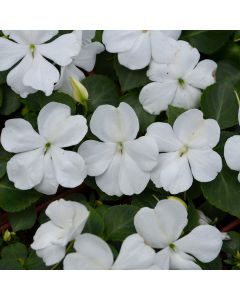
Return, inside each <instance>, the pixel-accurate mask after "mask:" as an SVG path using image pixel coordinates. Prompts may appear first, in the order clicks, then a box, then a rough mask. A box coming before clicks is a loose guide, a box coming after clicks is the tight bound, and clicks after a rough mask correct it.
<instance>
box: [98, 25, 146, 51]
mask: <svg viewBox="0 0 240 300" xmlns="http://www.w3.org/2000/svg"><path fill="white" fill-rule="evenodd" d="M141 34H142V32H141V30H104V32H103V37H102V40H103V43H104V44H105V46H106V49H107V51H108V52H113V53H115V52H123V51H127V50H129V49H131V47H132V46H133V44H134V42H135V41H136V39H137V38H138V37H139V36H140V35H141Z"/></svg>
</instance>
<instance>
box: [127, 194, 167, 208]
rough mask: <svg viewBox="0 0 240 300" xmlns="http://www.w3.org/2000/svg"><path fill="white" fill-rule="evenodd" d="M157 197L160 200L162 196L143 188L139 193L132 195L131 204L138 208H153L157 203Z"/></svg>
mask: <svg viewBox="0 0 240 300" xmlns="http://www.w3.org/2000/svg"><path fill="white" fill-rule="evenodd" d="M157 198H158V199H159V200H161V199H164V196H162V195H161V194H159V193H156V192H154V191H151V190H145V191H143V192H142V193H141V194H139V195H133V196H132V205H133V206H136V207H139V208H142V207H150V208H154V207H155V206H156V205H157V203H158V200H157Z"/></svg>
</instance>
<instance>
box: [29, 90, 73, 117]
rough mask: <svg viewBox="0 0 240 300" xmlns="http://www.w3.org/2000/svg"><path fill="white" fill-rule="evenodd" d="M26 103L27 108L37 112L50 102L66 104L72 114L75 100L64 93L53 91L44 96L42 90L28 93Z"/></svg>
mask: <svg viewBox="0 0 240 300" xmlns="http://www.w3.org/2000/svg"><path fill="white" fill-rule="evenodd" d="M23 102H25V103H26V106H27V108H28V109H29V110H30V111H32V112H36V113H39V111H40V110H41V109H42V108H43V107H44V106H45V105H47V104H48V103H50V102H57V103H62V104H66V105H68V106H69V107H70V108H71V112H72V114H75V112H76V101H75V100H74V99H73V98H72V97H70V96H69V95H67V94H65V93H60V92H53V93H52V94H51V95H50V96H46V95H45V94H44V93H43V92H37V93H35V94H32V95H29V96H28V97H27V101H26V100H23Z"/></svg>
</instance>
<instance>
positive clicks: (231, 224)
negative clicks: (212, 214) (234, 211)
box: [222, 219, 240, 232]
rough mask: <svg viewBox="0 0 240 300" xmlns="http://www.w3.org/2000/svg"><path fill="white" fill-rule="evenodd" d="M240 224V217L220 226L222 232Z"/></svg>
mask: <svg viewBox="0 0 240 300" xmlns="http://www.w3.org/2000/svg"><path fill="white" fill-rule="evenodd" d="M239 225H240V219H237V220H234V221H233V222H231V223H230V224H227V225H226V226H224V227H223V228H222V231H223V232H228V231H231V230H233V229H234V228H235V227H237V226H239Z"/></svg>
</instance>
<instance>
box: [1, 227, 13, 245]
mask: <svg viewBox="0 0 240 300" xmlns="http://www.w3.org/2000/svg"><path fill="white" fill-rule="evenodd" d="M15 235H16V233H15V232H10V231H9V230H8V229H7V230H6V231H5V232H4V234H3V240H4V242H9V241H11V239H12V236H15Z"/></svg>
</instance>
